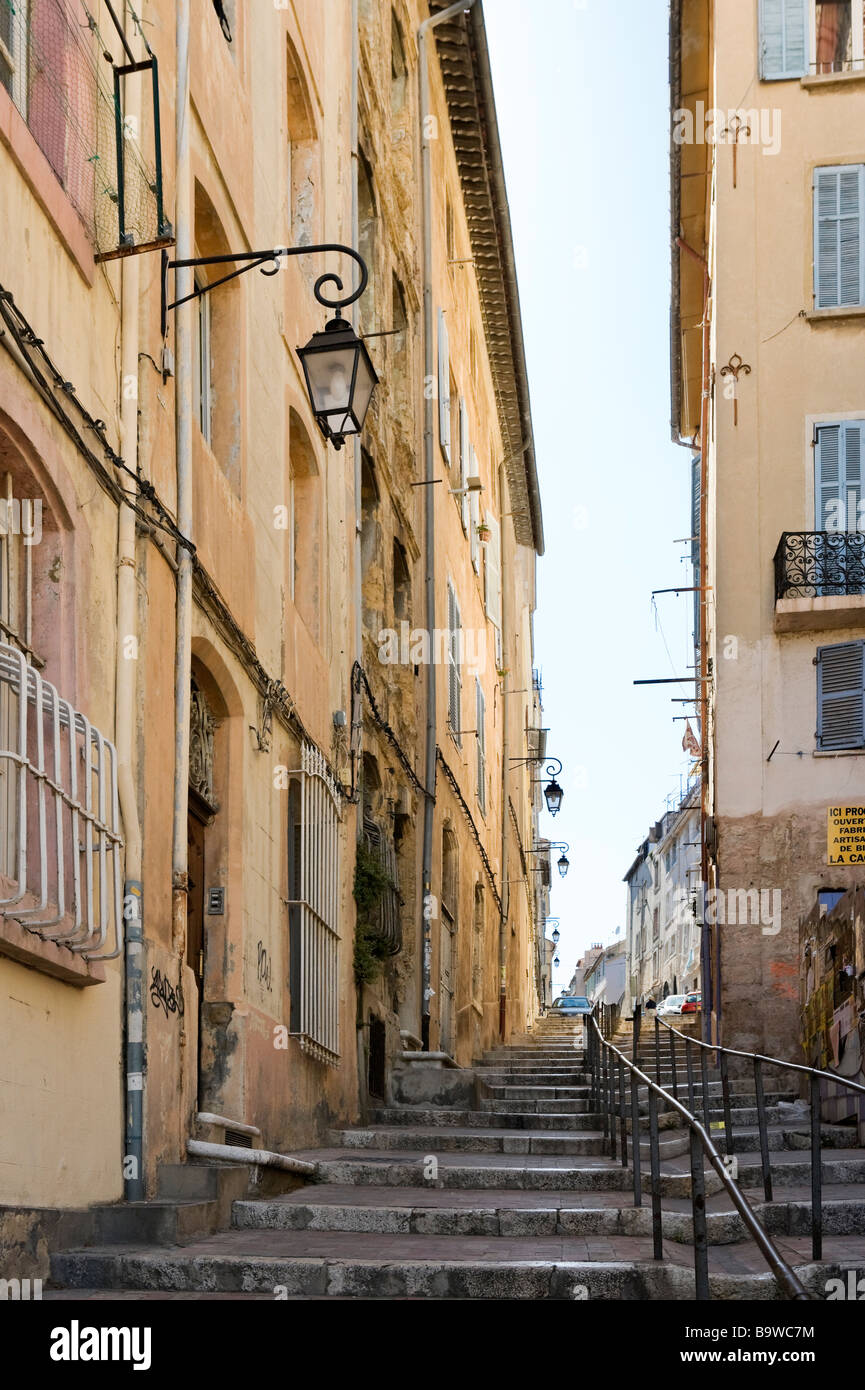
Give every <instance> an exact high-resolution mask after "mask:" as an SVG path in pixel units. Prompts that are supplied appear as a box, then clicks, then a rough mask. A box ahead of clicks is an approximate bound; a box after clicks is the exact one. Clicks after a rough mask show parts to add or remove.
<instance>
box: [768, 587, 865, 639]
mask: <svg viewBox="0 0 865 1390" xmlns="http://www.w3.org/2000/svg"><path fill="white" fill-rule="evenodd" d="M863 619H865V594H826V595H824V596H823V597H820V598H779V599H777V600H776V603H775V631H776V632H825V631H831V630H832V629H833V628H834V629H837V628H843V627H858V626H859V625H860V624H861V623H862V621H863Z"/></svg>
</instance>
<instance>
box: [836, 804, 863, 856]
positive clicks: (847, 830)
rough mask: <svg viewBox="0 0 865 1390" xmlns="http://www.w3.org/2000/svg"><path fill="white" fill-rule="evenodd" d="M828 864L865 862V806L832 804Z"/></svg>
mask: <svg viewBox="0 0 865 1390" xmlns="http://www.w3.org/2000/svg"><path fill="white" fill-rule="evenodd" d="M827 818H828V826H827V829H828V837H827V838H828V845H827V856H826V863H827V864H865V806H830V807H829V810H828V813H827Z"/></svg>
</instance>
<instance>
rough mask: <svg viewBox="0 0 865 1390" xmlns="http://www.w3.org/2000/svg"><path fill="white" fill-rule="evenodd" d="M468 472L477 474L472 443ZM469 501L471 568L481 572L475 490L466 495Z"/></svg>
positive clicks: (478, 504) (478, 498)
mask: <svg viewBox="0 0 865 1390" xmlns="http://www.w3.org/2000/svg"><path fill="white" fill-rule="evenodd" d="M469 474H470V475H471V476H472V477H474V478H476V477H477V476H478V465H477V459H476V458H475V450H474V445H473V444H470V445H469ZM468 503H469V542H470V553H471V557H472V569H473V570H474V572H475V574H480V572H481V538H480V536H479V535H478V524H479V522H480V519H481V503H480V496H479V494H478V493H477V492H470V493H469V495H468Z"/></svg>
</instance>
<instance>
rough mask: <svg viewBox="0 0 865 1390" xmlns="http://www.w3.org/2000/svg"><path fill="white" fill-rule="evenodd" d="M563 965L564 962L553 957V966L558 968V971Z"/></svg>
mask: <svg viewBox="0 0 865 1390" xmlns="http://www.w3.org/2000/svg"><path fill="white" fill-rule="evenodd" d="M561 963H562V962H561V961H560V960H559V958H558V956H553V965H554V966H555V967H556V969H557V970H558V968H559V966H560V965H561Z"/></svg>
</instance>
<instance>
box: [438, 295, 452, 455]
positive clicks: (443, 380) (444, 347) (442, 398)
mask: <svg viewBox="0 0 865 1390" xmlns="http://www.w3.org/2000/svg"><path fill="white" fill-rule="evenodd" d="M438 389H439V443H440V444H441V450H442V453H443V454H444V456H445V458H446V459H447V461H448V466H449V467H450V461H451V358H450V346H449V343H448V328H447V324H446V323H445V314H444V309H439V383H438Z"/></svg>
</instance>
